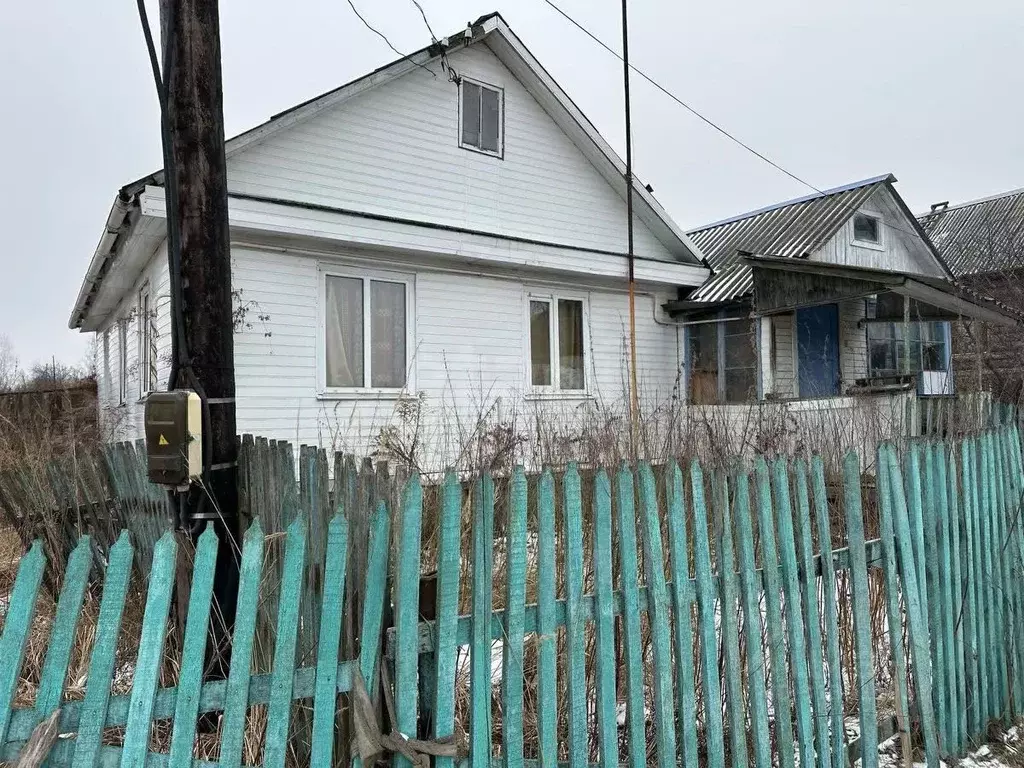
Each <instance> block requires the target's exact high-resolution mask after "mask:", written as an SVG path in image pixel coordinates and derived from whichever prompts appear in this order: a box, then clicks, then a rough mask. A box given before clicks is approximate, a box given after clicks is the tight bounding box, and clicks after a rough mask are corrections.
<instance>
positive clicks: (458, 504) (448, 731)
mask: <svg viewBox="0 0 1024 768" xmlns="http://www.w3.org/2000/svg"><path fill="white" fill-rule="evenodd" d="M461 546H462V485H461V484H460V483H459V479H458V477H456V476H455V473H454V472H451V471H449V472H448V473H447V474H446V475H445V478H444V484H443V485H442V486H441V520H440V531H439V533H438V554H437V621H436V622H435V625H434V628H435V631H436V637H435V640H434V668H435V671H436V674H437V682H436V683H435V685H434V707H433V709H434V738H435V739H444V738H448V737H449V736H453V735H454V734H455V673H456V664H457V662H458V646H457V644H456V641H455V631H456V628H457V627H458V623H459V576H460V572H461V570H462V565H461V553H460V550H461ZM453 762H454V761H453V760H452V758H450V757H438V758H436V762H435V765H436V768H452V765H453Z"/></svg>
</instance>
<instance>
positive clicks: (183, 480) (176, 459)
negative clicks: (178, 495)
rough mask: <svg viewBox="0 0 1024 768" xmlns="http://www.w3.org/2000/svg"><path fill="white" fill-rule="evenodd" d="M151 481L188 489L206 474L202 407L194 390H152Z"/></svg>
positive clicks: (148, 430)
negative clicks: (204, 471) (195, 480)
mask: <svg viewBox="0 0 1024 768" xmlns="http://www.w3.org/2000/svg"><path fill="white" fill-rule="evenodd" d="M145 424H146V456H147V463H148V466H149V481H150V482H151V483H156V484H157V485H165V486H170V487H173V488H186V487H188V485H189V483H191V482H192V480H194V479H196V478H198V477H199V476H200V475H202V473H203V409H202V401H201V400H200V399H199V395H197V394H196V393H195V392H192V391H190V390H186V389H178V390H175V391H173V392H153V393H152V394H150V395H149V397H147V398H146V415H145Z"/></svg>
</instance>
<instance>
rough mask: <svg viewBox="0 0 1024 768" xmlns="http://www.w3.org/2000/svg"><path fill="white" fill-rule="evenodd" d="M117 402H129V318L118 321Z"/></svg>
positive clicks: (121, 403)
mask: <svg viewBox="0 0 1024 768" xmlns="http://www.w3.org/2000/svg"><path fill="white" fill-rule="evenodd" d="M117 402H118V404H120V405H124V404H125V403H126V402H128V318H126V317H122V318H121V319H120V320H118V321H117Z"/></svg>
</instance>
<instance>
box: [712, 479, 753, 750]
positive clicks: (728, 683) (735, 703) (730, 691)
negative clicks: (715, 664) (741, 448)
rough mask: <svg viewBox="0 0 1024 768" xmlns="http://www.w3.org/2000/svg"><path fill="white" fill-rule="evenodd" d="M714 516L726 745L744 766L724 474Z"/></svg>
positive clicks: (734, 583)
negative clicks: (726, 718) (726, 719)
mask: <svg viewBox="0 0 1024 768" xmlns="http://www.w3.org/2000/svg"><path fill="white" fill-rule="evenodd" d="M715 484H716V485H717V492H716V493H715V498H716V499H717V501H718V515H717V516H716V517H717V520H716V523H715V529H716V532H717V534H718V574H719V582H720V586H721V598H722V600H721V617H722V618H721V623H722V652H723V657H724V660H725V669H724V670H723V671H724V673H725V704H726V709H727V711H728V713H729V747H730V752H731V755H732V763H733V765H734V766H735V768H747V734H746V730H747V727H746V723H747V718H746V713H745V711H744V706H743V681H742V679H741V676H742V669H741V667H742V665H741V662H740V634H739V623H738V618H737V615H736V607H737V600H738V597H739V587H738V584H737V576H736V558H735V554H734V551H733V539H732V515H731V514H730V513H729V481H728V477H727V476H726V475H725V473H719V474H718V475H717V476H716V478H715Z"/></svg>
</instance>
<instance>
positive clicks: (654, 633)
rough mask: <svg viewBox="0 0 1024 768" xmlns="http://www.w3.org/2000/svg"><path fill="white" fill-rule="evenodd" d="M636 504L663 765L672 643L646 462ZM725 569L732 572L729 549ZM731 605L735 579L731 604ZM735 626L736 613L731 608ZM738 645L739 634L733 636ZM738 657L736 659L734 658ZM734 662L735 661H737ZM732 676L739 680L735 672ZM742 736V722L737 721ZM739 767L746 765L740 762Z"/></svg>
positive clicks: (670, 722)
mask: <svg viewBox="0 0 1024 768" xmlns="http://www.w3.org/2000/svg"><path fill="white" fill-rule="evenodd" d="M640 506H641V509H642V512H643V521H644V525H643V529H642V530H643V547H644V577H645V580H646V582H647V591H648V600H647V616H648V622H649V626H650V632H651V644H652V646H653V650H654V680H653V689H654V690H653V697H654V720H655V736H656V738H657V745H658V764H659V765H660V766H662V767H663V768H668V767H669V766H675V765H676V758H677V753H676V729H675V707H673V705H672V643H671V639H670V635H669V597H668V587H667V585H666V583H665V559H664V553H663V549H662V541H661V519H660V517H659V515H658V493H657V486H656V485H655V482H654V472H652V471H651V466H650V464H647V463H646V462H645V463H642V464H641V465H640ZM728 573H730V574H732V573H733V571H732V563H731V551H730V563H729V570H728ZM732 605H735V582H734V586H733V604H732ZM732 620H733V625H734V627H733V628H734V629H735V621H736V613H735V610H733V611H732ZM735 641H736V645H735V647H736V648H737V649H738V648H739V637H736V638H735ZM737 661H738V659H737ZM737 666H738V664H737ZM736 680H737V681H738V680H739V677H738V675H737V676H736ZM737 693H738V696H739V698H738V701H739V703H740V711H741V712H742V705H743V699H742V693H741V692H740V691H739V685H738V682H737ZM740 729H741V731H740V738H741V739H742V737H743V734H742V723H741V725H740ZM742 743H743V746H744V748H743V755H744V757H743V762H744V763H746V742H745V741H743V742H742ZM742 768H746V766H745V765H744V766H743V767H742Z"/></svg>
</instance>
